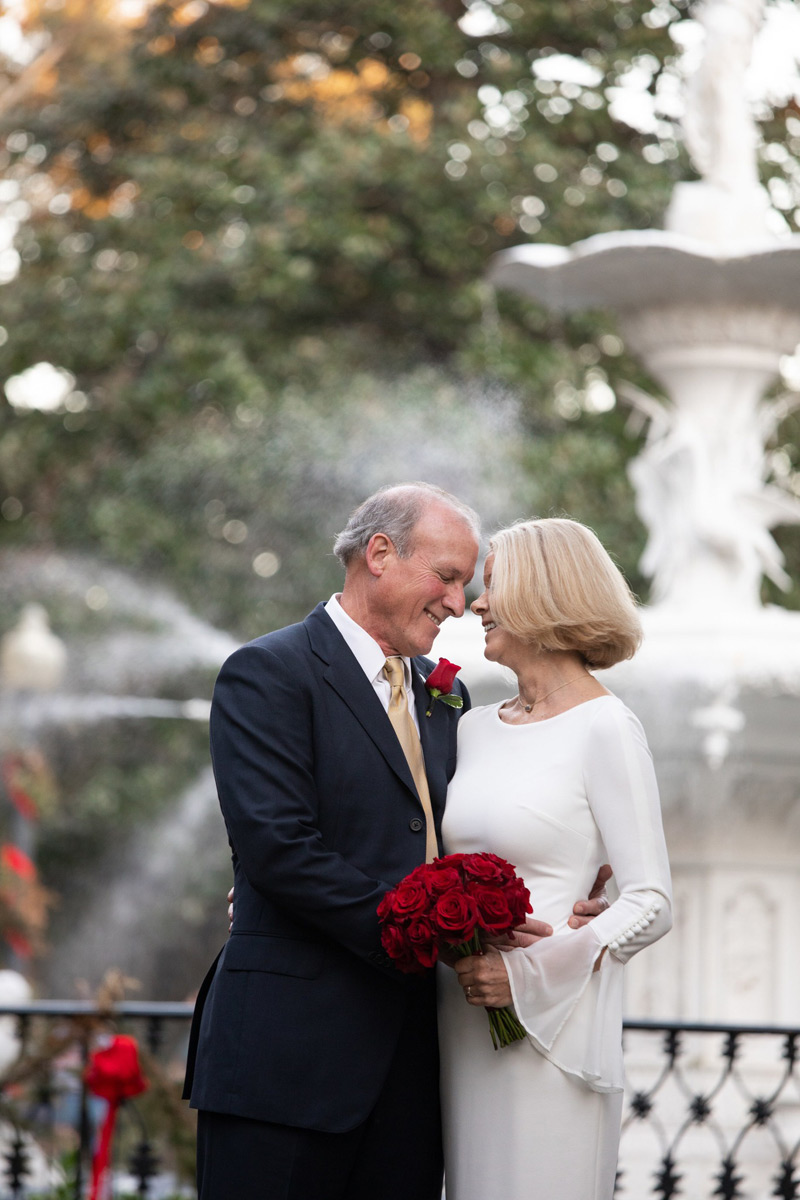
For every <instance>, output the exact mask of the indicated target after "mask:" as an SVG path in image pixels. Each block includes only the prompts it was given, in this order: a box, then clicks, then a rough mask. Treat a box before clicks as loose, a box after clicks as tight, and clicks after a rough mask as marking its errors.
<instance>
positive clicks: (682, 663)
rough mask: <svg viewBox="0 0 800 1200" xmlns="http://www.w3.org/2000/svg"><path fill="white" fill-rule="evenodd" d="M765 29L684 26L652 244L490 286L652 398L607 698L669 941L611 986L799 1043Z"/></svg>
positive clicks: (775, 241)
mask: <svg viewBox="0 0 800 1200" xmlns="http://www.w3.org/2000/svg"><path fill="white" fill-rule="evenodd" d="M763 7H764V5H763V0H704V2H703V3H701V4H700V5H699V6H698V7H697V8H696V10H695V16H696V17H697V19H698V21H699V22H700V23H701V24H702V25H703V26H704V27H705V34H706V40H705V50H704V57H703V61H702V64H701V66H700V67H699V69H698V71H697V73H696V74H695V76H694V77H693V79H691V80H690V82H689V84H688V86H687V88H686V117H685V119H684V123H683V125H684V132H685V136H686V141H687V145H688V148H689V151H690V153H691V156H692V159H693V161H694V163H695V165H696V167H697V169H698V172H699V173H700V175H701V177H702V178H701V180H700V181H698V182H694V183H682V184H680V185H679V186H678V187H677V188H676V189H675V193H674V196H673V198H672V202H671V204H670V207H669V210H668V212H667V217H666V228H665V229H664V230H650V231H644V232H642V231H639V232H632V231H631V232H628V231H626V232H621V233H608V234H601V235H598V236H596V237H592V238H589V239H588V240H586V241H584V242H580V243H578V244H577V245H574V246H570V247H566V248H564V247H560V246H547V245H533V244H532V245H525V246H519V247H516V248H514V249H511V250H507V251H505V252H503V253H501V254H499V255H497V256H496V257H495V258H494V259H493V261H492V264H491V271H490V277H491V279H492V280H493V282H494V283H495V284H496V285H497V286H499V287H504V288H511V289H514V290H516V291H518V292H522V293H524V294H526V295H528V296H532V297H534V298H535V299H537V300H538V301H540V302H542V303H544V304H545V305H546V306H547V307H549V308H551V309H556V310H561V311H569V310H578V309H590V308H593V309H600V308H605V309H608V310H611V311H613V312H614V313H616V315H617V319H618V327H619V329H620V331H621V332H622V335H623V337H624V338H625V339H626V341H627V344H628V345H629V347H630V348H631V349H632V350H633V351H634V352H635V353H636V354H638V355H639V356H640V357H641V359H642V361H643V362H644V363H645V365H646V366H647V368H648V371H649V372H650V374H651V376H652V377H653V379H654V380H656V381H657V383H658V384H660V385H661V386H662V387H663V389H664V393H665V396H664V397H663V398H658V399H657V398H655V397H653V396H649V395H646V394H644V393H642V392H641V391H638V390H635V389H630V391H629V393H628V395H627V397H626V398H627V399H628V401H629V402H630V403H632V404H633V405H635V406H636V407H637V408H638V409H639V410H640V411H641V412H642V413H644V415H645V416H646V418H647V419H648V421H649V428H648V433H647V437H646V441H645V445H644V448H643V449H642V451H641V453H640V454H639V456H638V457H637V458H636V459H635V460H634V461H633V462H632V463H631V466H630V477H631V480H632V482H633V485H634V488H635V490H636V497H637V507H638V512H639V514H640V516H641V518H642V520H643V521H644V523H645V524H646V526H647V528H648V531H649V540H648V543H647V547H646V550H645V554H644V558H643V561H642V566H643V568H644V570H645V571H646V572H647V573H648V574H649V575H650V576H651V577H652V579H653V604H652V606H651V607H650V608H649V609H647V610H646V612H645V622H646V632H647V637H646V641H645V645H644V648H643V650H642V651H641V653H640V655H639V656H638V657H637V658H636V659H635V660H634V662H633V663H631V664H627V665H626V666H624V667H620V668H617V669H615V671H613V672H611V673H610V674H609V678H608V682H609V685H610V686H611V687H612V688H613V689H614V690H615V691H617V692H618V693H619V694H621V695H622V696H623V697H624V698H625V699H627V700H629V702H630V703H631V706H632V707H633V708H634V709H635V711H637V712H638V713H639V714H640V715H641V717H642V719H643V721H644V724H645V726H646V728H647V731H648V735H649V738H650V742H651V745H652V747H653V750H654V754H655V758H656V763H657V769H658V773H659V779H660V784H661V788H662V797H663V804H664V812H665V822H666V826H667V834H668V839H669V843H670V852H671V859H672V864H673V871H674V878H675V891H676V904H675V909H676V928H675V930H674V932H673V933H672V935H671V936H670V937H669V938H667V939H665V941H664V942H662V943H660V945H659V946H658V947H656V948H655V949H654V950H653V951H651V952H649V953H648V954H645V955H642V956H641V957H640V958H639V959H637V960H636V961H635V962H634V963H633V964H631V977H630V990H629V999H628V1011H629V1014H630V1015H632V1016H634V1015H635V1016H658V1017H680V1018H685V1019H695V1020H697V1019H707V1020H730V1021H742V1022H748V1021H750V1022H787V1023H789V1022H795V1023H796V1022H798V1021H800V955H798V952H797V946H798V935H797V926H796V913H797V912H798V902H800V875H799V874H798V870H797V863H798V859H800V737H799V736H798V728H800V724H798V722H799V720H800V614H797V613H790V612H787V611H785V610H783V609H779V608H776V607H764V606H762V604H761V601H760V590H761V583H762V578H763V576H767V577H769V578H770V579H772V580H774V581H775V582H776V583H778V584H779V585H785V584H786V582H787V579H786V575H785V572H784V566H783V560H782V556H781V553H780V550H779V548H778V546H777V545H776V543H775V542H774V540H773V538H772V536H771V533H770V530H771V528H773V527H774V526H775V525H778V524H782V523H787V522H798V521H800V502H799V501H798V500H797V499H796V498H795V497H794V495H792V494H791V493H790V492H789V491H788V490H785V489H783V488H782V487H781V486H780V485H779V484H778V483H775V482H769V481H768V475H769V472H768V466H767V455H766V452H765V443H766V442H767V440H768V438H769V437H770V435H771V434H772V433H773V431H774V429H775V427H776V425H777V423H778V421H779V420H780V419H781V417H782V416H783V415H784V414H785V412H786V411H787V406H788V405H789V404H790V402H787V401H785V400H784V401H780V402H772V403H770V402H767V401H765V400H764V399H763V396H764V394H765V391H766V390H767V388H768V387H769V386H770V385H771V384H773V382H774V381H775V380H776V378H777V376H778V370H779V362H780V359H781V357H782V356H783V355H786V354H791V353H792V352H793V351H794V350H795V347H796V346H797V344H798V342H800V237H797V236H790V235H789V234H788V232H787V231H786V230H785V229H784V230H781V229H780V221H781V218H779V217H778V215H777V214H776V213H774V212H772V211H771V210H770V206H769V202H768V199H767V196H766V193H765V192H764V190H763V189H762V188H761V187H760V185H759V183H758V177H757V170H756V153H755V147H756V129H755V125H754V122H753V119H752V116H751V114H750V111H749V109H748V107H747V104H746V101H745V99H744V97H745V94H746V93H745V89H744V86H743V76H744V72H745V70H746V68H747V65H748V62H749V60H750V55H751V51H752V46H753V41H754V38H755V36H756V32H757V30H758V27H759V24H760V21H761V18H762V10H763ZM442 653H446V650H443V651H442ZM456 661H459V660H456Z"/></svg>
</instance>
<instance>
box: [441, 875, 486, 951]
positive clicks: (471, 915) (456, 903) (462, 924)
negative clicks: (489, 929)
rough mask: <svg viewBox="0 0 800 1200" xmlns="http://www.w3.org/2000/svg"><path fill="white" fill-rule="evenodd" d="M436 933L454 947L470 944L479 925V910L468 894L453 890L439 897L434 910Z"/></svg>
mask: <svg viewBox="0 0 800 1200" xmlns="http://www.w3.org/2000/svg"><path fill="white" fill-rule="evenodd" d="M433 921H434V924H435V925H436V931H437V933H438V934H440V936H441V937H443V938H444V940H445V941H446V942H451V943H452V944H453V945H454V946H456V945H458V943H459V942H468V941H469V939H470V938H471V937H472V934H473V933H474V931H475V926H476V925H477V924H478V908H477V905H476V904H475V901H474V900H473V899H472V897H471V896H468V895H467V893H466V892H461V891H458V890H457V889H456V888H452V889H451V890H450V891H449V892H445V893H444V895H442V896H439V898H438V899H437V901H436V904H435V906H434V910H433Z"/></svg>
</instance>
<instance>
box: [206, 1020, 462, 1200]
mask: <svg viewBox="0 0 800 1200" xmlns="http://www.w3.org/2000/svg"><path fill="white" fill-rule="evenodd" d="M197 1190H198V1200H440V1197H441V1194H442V1145H441V1120H440V1115H439V1091H438V1054H437V1047H436V1041H435V1026H434V1025H433V1022H432V1021H431V1020H430V1019H429V1018H428V1019H426V1020H424V1021H422V1022H421V1021H420V1020H419V1010H417V1012H416V1015H415V1013H414V1011H413V1006H412V1011H411V1012H410V1013H409V1017H408V1018H407V1020H406V1025H405V1027H404V1029H403V1031H402V1033H401V1036H400V1038H399V1041H398V1045H397V1050H396V1052H395V1055H394V1058H393V1061H392V1065H391V1069H390V1071H389V1073H388V1075H387V1078H386V1081H385V1083H384V1087H383V1090H382V1091H381V1094H380V1096H379V1098H378V1101H377V1103H376V1105H375V1107H374V1108H373V1110H372V1112H371V1113H370V1115H369V1117H368V1118H367V1120H366V1121H365V1122H364V1123H363V1124H362V1125H359V1126H357V1128H356V1129H353V1130H350V1131H348V1132H347V1133H325V1132H321V1131H319V1130H314V1129H297V1128H293V1127H291V1126H287V1125H273V1124H269V1123H268V1122H265V1121H252V1120H249V1119H248V1118H246V1117H237V1116H230V1115H228V1114H225V1113H212V1112H205V1111H202V1110H201V1111H200V1112H199V1113H198V1122H197Z"/></svg>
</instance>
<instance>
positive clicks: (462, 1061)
mask: <svg viewBox="0 0 800 1200" xmlns="http://www.w3.org/2000/svg"><path fill="white" fill-rule="evenodd" d="M490 550H491V553H490V554H489V556H488V558H487V560H486V568H485V572H484V585H485V590H484V592H483V595H482V596H481V597H480V598H479V599H478V600H476V601H475V603H474V604H473V605H472V611H473V612H474V613H476V614H477V615H478V616H480V617H481V620H482V622H483V627H484V631H485V638H486V646H485V655H486V657H487V658H488V659H490V660H492V661H493V662H499V663H502V664H503V665H504V666H506V667H509V668H511V670H513V672H514V674H515V675H516V679H517V695H516V696H515V697H514V698H513V699H512V700H507V701H505V702H503V703H501V704H493V705H489V706H487V707H485V708H478V709H473V710H472V711H471V712H469V713H467V714H466V715H465V716H464V717H462V719H461V720H460V721H459V729H458V767H457V769H456V774H455V776H454V777H453V780H452V782H451V784H450V787H449V789H448V794H447V809H446V815H445V819H444V825H443V836H444V840H445V850H446V852H447V853H454V852H457V851H462V852H469V851H478V850H489V851H492V852H493V853H495V854H499V855H501V856H502V857H503V858H506V859H508V860H509V861H510V862H512V863H514V864H515V865H516V867H517V871H518V873H519V874H520V875H522V876H523V878H524V879H525V882H526V884H527V885H528V887H529V888H530V891H531V898H532V903H533V905H534V909H535V913H536V916H537V918H539V919H542V920H545V921H549V922H550V923H551V924H552V925H553V927H554V934H553V936H552V937H550V938H546V939H543V940H541V941H538V942H536V943H534V944H532V945H530V946H527V947H519V948H515V949H510V950H508V949H507V950H503V951H500V950H497V949H494V948H492V947H489V948H487V952H486V954H485V955H483V956H481V957H472V958H467V959H463V960H461V961H459V962H458V963H457V964H456V968H455V971H452V970H450V969H448V968H447V967H444V966H443V967H441V968H440V975H441V978H440V981H439V982H440V988H439V991H440V1009H441V1011H440V1015H439V1030H440V1033H439V1037H440V1043H441V1054H442V1106H443V1117H444V1131H445V1160H446V1176H445V1179H446V1190H447V1200H487V1197H492V1196H496V1197H498V1198H500V1197H502V1200H611V1197H612V1194H613V1190H614V1178H615V1172H616V1158H617V1148H618V1144H619V1129H620V1115H621V1109H622V1085H623V1074H622V1049H621V1025H622V970H623V964H624V962H625V961H626V960H627V959H628V958H629V957H630V956H631V954H633V953H634V952H635V951H636V950H638V949H640V948H641V947H642V946H644V945H647V944H648V943H649V942H652V941H655V940H656V939H657V938H659V937H661V936H662V935H663V934H665V933H666V932H667V930H668V929H669V927H670V924H671V916H670V877H669V864H668V860H667V851H666V846H665V844H664V835H663V832H662V827H661V815H660V809H659V801H658V792H657V788H656V782H655V776H654V773H653V767H652V762H651V759H650V754H649V751H648V748H647V743H646V741H645V738H644V734H643V732H642V729H641V726H640V725H639V722H638V721H637V719H636V717H635V716H634V715H633V714H632V713H631V712H630V711H629V710H628V709H627V708H626V707H625V706H624V705H623V704H622V703H621V701H620V700H618V699H617V698H616V697H615V696H613V695H612V694H611V693H610V692H609V691H608V690H607V689H606V688H605V687H603V685H602V684H600V683H599V682H598V681H597V680H596V679H595V678H594V676H593V675H592V674H591V673H590V668H591V669H594V668H601V667H610V666H612V665H613V664H614V663H616V662H619V661H621V660H622V659H625V658H630V657H631V656H632V655H633V654H634V653H635V651H636V649H637V648H638V645H639V642H640V640H641V627H640V624H639V619H638V616H637V613H636V607H635V604H634V601H633V598H632V596H631V594H630V591H629V590H628V587H627V585H626V583H625V581H624V580H623V578H622V576H621V575H620V573H619V571H618V570H617V568H616V567H615V566H614V564H613V563H612V562H611V559H610V558H609V556H608V555H607V553H606V552H605V550H604V549H603V547H602V546H601V544H600V542H599V541H598V540H597V538H596V537H595V535H594V534H593V533H592V532H591V531H590V530H589V529H587V528H586V527H585V526H583V525H581V524H579V523H578V522H577V521H570V520H564V519H549V520H532V521H526V522H523V523H520V524H517V525H514V526H512V527H511V528H509V529H505V530H503V531H501V532H500V533H498V534H497V535H496V536H495V537H494V538H492V540H491V542H490ZM604 862H610V863H611V866H612V868H613V870H614V876H615V881H616V885H617V887H618V889H619V893H620V894H619V899H618V900H616V901H615V903H613V904H612V905H611V906H610V907H609V908H608V909H607V910H606V911H605V912H604V913H602V914H601V915H600V916H598V917H596V918H595V919H594V920H593V921H592V922H591V923H590V924H589V925H586V926H585V927H583V928H581V929H577V930H576V929H573V928H570V926H569V925H568V920H569V918H570V916H571V913H572V901H571V897H574V896H580V895H587V894H588V889H589V887H590V885H591V883H592V881H593V880H594V878H595V874H596V872H597V869H598V867H599V866H600V865H601V864H602V863H604ZM511 1004H513V1006H514V1009H515V1011H516V1013H517V1016H518V1017H519V1019H520V1021H521V1022H522V1024H523V1026H524V1027H525V1030H526V1033H527V1037H526V1039H525V1040H524V1041H520V1042H516V1043H514V1044H513V1045H511V1046H507V1047H504V1048H503V1049H501V1050H499V1051H494V1050H493V1049H492V1044H491V1041H490V1037H489V1029H488V1022H487V1020H486V1015H485V1013H484V1012H482V1011H481V1010H482V1009H484V1008H486V1007H503V1006H505V1005H511Z"/></svg>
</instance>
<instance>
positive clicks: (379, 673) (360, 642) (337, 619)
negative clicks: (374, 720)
mask: <svg viewBox="0 0 800 1200" xmlns="http://www.w3.org/2000/svg"><path fill="white" fill-rule="evenodd" d="M340 596H341V592H338V593H335V594H334V595H333V596H331V598H330V600H329V601H328V603H327V604H326V605H325V612H326V613H327V614H328V616H329V617H330V619H331V620H332V621H333V623H334V625H335V626H336V628H337V629H338V630H339V633H340V634H341V635H342V637H343V638H344V640H345V641H346V642H347V645H348V646H349V648H350V650H351V651H352V652H353V654H354V656H355V659H356V661H357V663H358V665H359V666H360V667H361V670H362V671H363V672H364V674H365V675H366V677H367V679H368V680H369V681H370V683H371V684H372V686H373V688H374V689H375V694H376V695H377V697H378V699H379V700H380V702H381V704H382V705H383V707H384V709H385V711H386V712H387V713H388V711H389V700H390V699H391V696H392V689H391V687H390V685H389V680H388V679H387V678H386V677H385V675H384V674H383V668H384V665H385V663H386V655H385V654H384V652H383V650H381V648H380V646H379V645H378V643H377V642H376V641H375V639H374V638H373V637H371V636H370V635H369V634H368V633H367V631H366V629H362V628H361V626H360V625H359V624H358V623H357V622H356V621H354V620H353V618H352V617H350V616H348V614H347V613H346V612H345V611H344V609H343V608H342V606H341V604H340V603H339V597H340ZM403 670H404V671H405V684H406V696H407V697H408V711H409V712H410V713H411V717H412V720H413V722H414V724H415V725H416V727H417V733H419V719H418V717H417V706H416V703H415V701H414V689H413V687H412V686H411V660H410V659H408V658H404V659H403Z"/></svg>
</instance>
